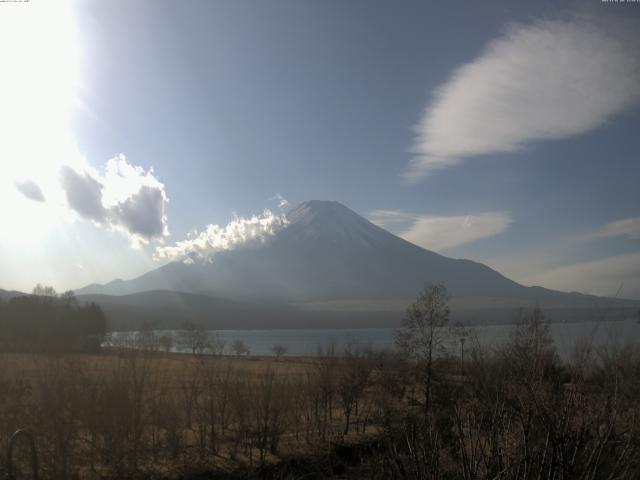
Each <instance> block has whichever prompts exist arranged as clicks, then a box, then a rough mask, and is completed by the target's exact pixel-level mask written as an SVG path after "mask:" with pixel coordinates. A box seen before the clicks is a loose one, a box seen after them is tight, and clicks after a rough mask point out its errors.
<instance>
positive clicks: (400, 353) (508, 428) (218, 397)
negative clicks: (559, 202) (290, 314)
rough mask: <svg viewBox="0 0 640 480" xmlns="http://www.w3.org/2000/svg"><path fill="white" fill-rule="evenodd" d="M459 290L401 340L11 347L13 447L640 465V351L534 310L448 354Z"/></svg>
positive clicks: (600, 472)
mask: <svg viewBox="0 0 640 480" xmlns="http://www.w3.org/2000/svg"><path fill="white" fill-rule="evenodd" d="M447 302H448V298H447V296H446V291H445V290H444V289H442V288H441V287H431V288H428V289H426V290H425V292H424V294H423V295H422V296H421V297H420V298H419V299H418V301H417V302H416V304H414V305H413V306H412V307H411V308H410V310H409V311H408V314H407V318H406V320H405V322H404V324H403V328H402V329H401V330H399V331H398V338H397V344H398V348H397V349H396V351H394V352H376V351H372V350H369V349H366V348H360V347H358V346H357V345H355V344H354V345H350V346H349V347H347V348H346V349H345V350H344V351H343V352H339V353H338V352H336V351H334V349H332V348H325V349H324V350H323V351H321V352H320V355H319V356H318V357H314V358H306V359H298V358H287V357H276V358H269V359H267V358H255V357H253V358H252V357H236V358H230V357H223V356H220V355H210V354H208V355H200V354H194V355H178V354H171V353H165V352H161V348H158V347H157V346H154V345H160V344H161V343H160V342H154V341H153V338H150V337H149V335H150V333H149V332H147V333H145V336H144V339H143V340H144V346H145V347H146V350H142V349H140V348H134V347H135V345H134V346H132V347H131V348H119V349H117V350H111V351H108V352H104V353H102V354H96V355H86V354H84V355H79V354H76V355H72V354H38V355H27V354H3V355H2V356H0V365H1V368H0V392H1V396H0V432H1V433H2V436H1V437H0V447H2V448H4V447H6V442H7V439H8V437H9V435H10V433H11V432H13V431H14V430H15V429H16V428H28V429H30V430H31V431H32V432H34V433H35V435H36V442H37V446H38V452H39V455H40V460H41V478H51V479H63V478H203V479H204V478H229V479H232V478H273V479H277V478H282V479H284V478H290V479H294V478H295V479H298V478H305V479H310V478H318V479H319V478H363V479H364V478H379V479H388V478H398V479H460V478H461V479H469V480H470V479H636V478H640V428H639V427H640V425H639V421H640V417H639V414H640V401H639V400H638V399H639V398H640V396H639V395H640V350H638V349H637V348H636V347H633V346H627V347H614V346H611V347H609V348H601V349H598V350H595V349H594V348H592V347H591V346H590V345H587V344H579V343H578V344H577V345H576V348H575V352H574V355H573V357H572V358H571V359H569V360H567V361H561V360H560V359H559V358H558V356H557V354H556V352H555V349H554V345H553V343H552V341H551V337H550V336H549V331H548V326H547V324H546V323H545V321H544V318H543V315H542V313H541V312H539V311H537V312H534V314H533V315H531V316H529V317H527V318H523V319H521V321H520V323H519V324H518V325H516V326H514V329H513V332H512V335H511V338H510V341H509V342H508V343H507V344H505V345H503V346H502V347H500V348H499V349H491V350H490V349H483V348H480V347H479V346H478V345H477V343H476V342H474V341H473V339H471V338H468V339H466V341H460V342H459V344H460V347H461V349H460V352H459V354H457V355H445V354H443V353H441V350H440V349H441V347H442V346H443V344H444V342H445V340H446V338H445V337H447V336H449V335H452V334H453V335H459V337H458V338H459V339H465V338H466V337H464V332H463V331H455V330H451V329H447V328H444V327H446V326H447V321H448V307H447V305H448V303H447ZM194 351H195V350H194ZM25 468H26V467H24V466H23V470H24V469H25ZM2 474H3V472H0V475H2Z"/></svg>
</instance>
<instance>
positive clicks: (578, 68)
mask: <svg viewBox="0 0 640 480" xmlns="http://www.w3.org/2000/svg"><path fill="white" fill-rule="evenodd" d="M639 102H640V40H639V39H638V36H637V35H636V34H634V33H633V30H631V29H630V28H629V26H628V25H626V24H625V22H624V20H621V19H619V18H616V19H595V20H594V19H590V18H573V19H569V20H543V21H538V22H534V23H531V24H526V25H522V24H520V25H514V26H512V27H511V28H510V29H509V30H507V32H506V33H505V34H504V35H503V36H502V37H499V38H497V39H495V40H493V41H492V42H490V43H489V44H488V45H487V47H486V48H485V49H484V51H483V52H482V54H480V55H479V56H478V57H477V58H476V59H475V60H473V61H472V62H470V63H467V64H465V65H462V66H461V67H460V68H458V69H457V71H455V72H454V73H453V75H452V76H451V78H450V79H449V81H447V82H446V83H445V84H444V85H442V86H440V88H438V89H437V91H436V94H435V96H434V99H433V101H432V102H431V103H430V104H429V105H428V106H427V108H426V109H425V111H424V114H423V116H422V118H421V120H420V122H419V123H418V125H416V127H415V129H416V134H417V135H416V140H415V144H414V147H413V150H412V151H413V152H414V153H415V154H416V157H415V158H414V160H413V162H412V164H411V166H410V168H409V170H408V171H407V172H406V173H405V176H406V177H407V178H409V179H411V178H419V177H421V176H424V175H425V174H428V173H430V172H432V171H434V170H438V169H443V168H447V167H450V166H453V165H456V164H459V163H461V162H462V161H463V160H465V159H467V158H470V157H473V156H476V155H486V154H494V153H503V152H514V151H518V150H519V149H521V148H523V147H526V146H527V145H529V144H530V143H531V142H533V141H539V140H551V139H560V138H567V137H570V136H573V135H578V134H581V133H585V132H588V131H589V130H592V129H594V128H596V127H599V126H600V125H602V124H604V123H606V122H607V121H608V120H609V119H611V118H612V117H613V116H614V115H616V114H618V113H620V112H622V111H624V110H625V109H627V108H629V107H631V106H634V105H637V104H638V103H639Z"/></svg>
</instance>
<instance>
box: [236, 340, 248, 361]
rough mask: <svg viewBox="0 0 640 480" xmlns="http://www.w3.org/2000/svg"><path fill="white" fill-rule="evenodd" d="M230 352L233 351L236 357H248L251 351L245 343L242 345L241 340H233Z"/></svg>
mask: <svg viewBox="0 0 640 480" xmlns="http://www.w3.org/2000/svg"><path fill="white" fill-rule="evenodd" d="M231 350H232V351H233V353H235V354H236V355H237V356H238V357H239V356H240V355H249V354H250V353H251V350H250V349H249V347H248V346H247V344H246V343H244V341H243V340H240V339H238V340H234V341H233V343H231Z"/></svg>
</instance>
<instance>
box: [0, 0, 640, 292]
mask: <svg viewBox="0 0 640 480" xmlns="http://www.w3.org/2000/svg"><path fill="white" fill-rule="evenodd" d="M51 4H54V5H55V6H53V7H52V6H51ZM2 17H4V20H5V22H9V23H10V24H11V25H15V28H13V29H9V28H4V29H1V31H2V32H3V33H0V40H2V44H3V45H4V46H3V47H0V49H1V50H0V53H2V55H3V56H4V57H6V58H13V63H9V65H10V66H13V70H12V74H10V75H9V76H8V77H9V78H8V79H7V78H3V79H0V82H13V83H9V84H8V85H4V86H3V87H4V88H3V89H2V90H3V91H4V92H7V91H10V92H12V93H11V94H8V93H5V94H4V95H0V100H1V101H4V102H5V103H7V104H9V105H10V106H11V108H5V109H1V110H2V111H3V112H4V113H2V114H0V120H1V121H2V122H3V123H2V125H3V127H4V128H3V130H4V131H5V135H7V137H8V138H13V139H14V140H12V141H11V142H9V145H10V147H7V146H5V147H4V148H0V162H2V165H3V167H4V166H6V167H8V169H5V171H8V172H9V174H7V175H5V183H3V184H2V185H1V188H2V189H4V190H5V193H4V195H3V196H2V197H1V198H0V200H2V202H1V203H2V206H1V207H0V208H2V209H3V211H0V214H2V213H4V217H5V218H8V220H7V221H5V227H4V228H3V229H2V230H3V232H2V233H0V269H1V271H2V272H3V275H2V278H0V288H15V289H23V290H25V289H26V290H28V289H30V288H31V287H32V286H33V285H34V284H35V283H36V282H44V283H48V284H53V285H54V286H56V287H57V288H58V289H66V288H74V287H80V286H83V285H85V284H87V283H90V282H94V281H97V282H105V281H109V280H111V279H113V278H116V277H122V278H130V277H133V276H136V275H138V274H141V273H143V272H145V271H147V270H149V269H151V268H154V267H156V266H158V265H160V264H161V262H162V261H166V258H167V256H165V257H164V258H162V259H160V262H159V261H158V260H157V259H156V260H154V259H153V255H154V252H156V253H157V251H156V249H157V248H160V249H162V248H166V247H171V246H173V245H175V244H176V242H180V241H183V240H184V239H185V238H187V235H188V233H189V232H191V231H193V230H196V231H197V232H198V233H196V234H195V236H196V237H197V236H198V234H201V232H203V231H204V230H205V229H206V227H207V226H208V225H211V224H218V225H221V227H222V230H224V226H225V225H226V224H227V223H228V222H229V221H230V220H232V219H233V216H234V214H237V215H239V216H241V217H251V216H252V215H257V216H260V215H262V212H263V210H264V209H265V208H269V209H271V210H272V211H273V212H275V214H276V215H277V214H278V213H279V212H280V209H279V207H278V200H276V199H274V196H275V195H277V194H279V195H281V196H282V197H284V198H285V199H287V200H288V202H289V204H290V205H295V204H297V203H299V202H302V201H305V200H309V199H331V200H338V201H340V202H342V203H344V204H345V205H347V206H349V207H350V208H352V209H354V210H355V211H357V212H358V213H360V214H362V215H364V216H366V217H367V218H369V219H371V220H373V221H374V222H376V223H378V224H380V225H382V226H384V227H385V228H388V229H389V230H391V231H393V232H394V233H397V234H400V235H402V236H404V237H405V238H408V239H409V240H411V241H414V242H415V243H418V244H420V245H422V246H424V247H425V248H430V249H433V250H436V251H438V252H441V253H443V254H445V255H447V256H452V257H464V258H471V259H473V260H477V261H482V262H484V263H487V264H488V265H489V266H491V267H493V268H496V269H497V270H498V271H500V272H502V273H504V274H505V275H507V276H509V277H511V278H513V279H515V280H517V281H520V282H522V283H525V284H527V285H530V284H542V285H544V286H548V287H550V288H558V289H562V290H577V291H582V292H592V293H599V294H608V295H611V294H615V293H616V291H617V290H618V288H619V287H620V285H621V284H622V285H623V286H622V290H621V293H620V295H621V296H624V297H633V298H640V188H638V179H640V167H639V165H638V158H639V155H640V135H638V125H639V124H640V122H639V121H640V109H639V108H638V102H639V101H640V35H639V34H638V33H637V32H640V28H638V27H640V4H612V3H602V2H600V1H599V0H598V1H591V2H580V3H574V2H544V1H542V2H514V1H508V2H507V1H505V2H418V1H416V2H412V1H401V2H382V1H380V2H377V1H376V2H373V1H349V2H342V1H331V2H320V1H318V2H299V1H270V2H259V1H253V2H249V1H248V2H235V1H226V2H223V1H219V2H204V1H192V2H188V3H185V2H169V1H154V2H151V1H148V2H147V1H138V2H129V1H126V2H125V1H110V2H98V1H86V2H71V3H66V2H49V3H44V2H38V1H34V0H32V2H30V3H29V4H17V5H13V4H2V5H0V18H2ZM9 23H8V24H9ZM8 24H7V25H8ZM7 25H5V27H6V26H7ZM5 37H7V38H5ZM6 45H11V46H10V47H8V46H6ZM25 59H27V61H26V62H25ZM25 64H26V66H25ZM34 91H35V92H39V94H38V95H35V96H34V95H33V92H34ZM16 92H17V93H16ZM34 98H35V100H34ZM65 98H68V99H69V100H68V102H66V103H65V102H64V101H62V99H65ZM36 100H37V101H36ZM25 105H26V106H25ZM16 112H28V113H29V114H30V115H29V116H27V115H26V114H25V118H24V119H22V117H20V116H19V115H16ZM1 117H3V118H1ZM34 118H37V119H36V120H35V121H34V120H33V119H34ZM16 119H17V120H16ZM21 122H22V123H21ZM27 129H28V130H29V132H30V135H29V136H28V137H24V138H22V137H21V133H20V132H24V131H26V130H27ZM60 138H64V139H65V141H64V142H61V141H59V139H60ZM16 152H19V154H16ZM24 152H29V153H28V154H27V153H24ZM114 159H115V160H114ZM109 161H110V163H109V165H110V167H107V165H108V162H109ZM151 169H152V170H151ZM216 232H218V233H216V235H217V234H219V231H218V230H216ZM156 257H157V255H156Z"/></svg>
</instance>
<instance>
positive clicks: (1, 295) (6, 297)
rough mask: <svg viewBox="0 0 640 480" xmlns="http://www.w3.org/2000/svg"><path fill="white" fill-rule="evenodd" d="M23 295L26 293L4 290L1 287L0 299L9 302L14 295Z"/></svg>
mask: <svg viewBox="0 0 640 480" xmlns="http://www.w3.org/2000/svg"><path fill="white" fill-rule="evenodd" d="M22 295H26V293H22V292H17V291H15V290H2V289H1V288H0V300H3V301H5V302H8V301H9V300H10V299H11V298H13V297H20V296H22Z"/></svg>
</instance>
